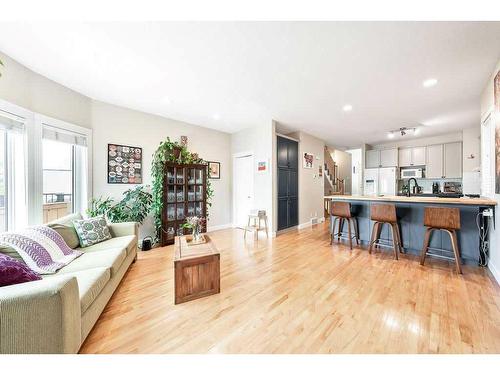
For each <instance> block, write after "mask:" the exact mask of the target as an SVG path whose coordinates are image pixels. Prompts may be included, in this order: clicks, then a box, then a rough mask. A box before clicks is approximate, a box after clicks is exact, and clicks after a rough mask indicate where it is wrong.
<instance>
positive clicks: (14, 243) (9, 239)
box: [0, 226, 83, 275]
mask: <svg viewBox="0 0 500 375" xmlns="http://www.w3.org/2000/svg"><path fill="white" fill-rule="evenodd" d="M0 245H3V246H10V247H12V248H14V249H15V250H16V251H17V252H18V253H19V255H20V256H21V257H22V258H23V260H24V262H25V263H26V264H27V265H28V267H29V268H31V269H32V270H33V271H35V272H37V273H39V274H42V275H46V274H51V273H55V272H56V271H57V270H59V269H60V268H62V267H64V266H66V265H67V264H69V263H70V262H72V261H73V260H74V259H75V258H77V257H79V256H80V255H82V254H83V253H82V252H81V251H77V250H73V249H71V248H70V247H69V246H68V245H66V243H65V242H64V240H63V238H62V237H61V236H60V235H59V233H57V232H56V231H55V230H53V229H51V228H49V227H47V226H37V227H32V228H28V229H26V230H24V231H22V232H18V233H14V232H7V233H1V234H0Z"/></svg>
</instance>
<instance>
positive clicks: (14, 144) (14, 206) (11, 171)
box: [0, 111, 28, 230]
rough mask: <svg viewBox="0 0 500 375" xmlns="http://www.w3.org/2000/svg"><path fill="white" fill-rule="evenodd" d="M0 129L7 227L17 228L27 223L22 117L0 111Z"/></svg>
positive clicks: (25, 163) (24, 133)
mask: <svg viewBox="0 0 500 375" xmlns="http://www.w3.org/2000/svg"><path fill="white" fill-rule="evenodd" d="M0 129H2V130H4V131H5V133H6V160H5V163H6V167H7V168H6V172H7V174H6V191H7V202H6V207H7V213H8V215H7V228H8V230H19V229H22V228H24V227H26V225H27V223H28V221H27V218H28V209H27V194H26V189H27V183H26V169H27V161H26V157H25V154H26V148H25V147H26V146H25V144H26V132H25V126H24V122H23V120H22V119H20V118H17V117H16V116H13V115H10V114H8V113H6V112H3V111H0Z"/></svg>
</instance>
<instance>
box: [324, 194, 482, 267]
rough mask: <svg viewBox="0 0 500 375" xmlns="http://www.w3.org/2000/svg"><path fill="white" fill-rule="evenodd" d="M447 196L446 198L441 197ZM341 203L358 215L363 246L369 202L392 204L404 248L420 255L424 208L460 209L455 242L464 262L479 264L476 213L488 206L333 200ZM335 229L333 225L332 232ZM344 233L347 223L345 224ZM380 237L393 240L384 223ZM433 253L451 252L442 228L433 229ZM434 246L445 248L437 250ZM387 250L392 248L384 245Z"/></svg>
mask: <svg viewBox="0 0 500 375" xmlns="http://www.w3.org/2000/svg"><path fill="white" fill-rule="evenodd" d="M443 199H446V198H443ZM336 200H341V201H344V202H350V203H351V207H352V211H353V215H354V216H355V217H356V218H357V221H358V227H359V239H360V242H361V244H362V245H365V246H368V245H369V243H370V238H371V234H372V229H373V222H372V221H371V220H370V206H371V205H372V204H381V203H392V204H395V205H396V213H397V216H398V220H399V225H400V230H401V240H402V242H403V247H404V251H405V252H406V253H411V254H415V255H420V253H421V251H422V246H423V242H424V234H425V227H424V224H423V223H424V207H426V206H437V207H456V208H459V209H460V224H461V229H460V230H459V231H458V244H459V248H460V254H461V258H462V260H463V261H465V262H466V263H468V264H478V262H479V256H480V251H479V249H480V244H481V241H480V230H479V228H478V226H477V221H479V220H480V219H481V217H479V218H478V214H479V213H480V211H481V210H483V209H485V208H489V206H479V205H477V206H476V205H470V204H468V205H459V204H436V203H408V202H384V201H381V200H380V199H377V200H376V201H369V200H355V199H336ZM332 223H333V218H332V216H330V233H331V232H332ZM337 230H338V229H337V228H336V229H335V231H337ZM342 232H343V234H344V235H345V236H347V224H345V225H344V228H343V231H342ZM380 238H381V239H382V240H390V241H392V234H391V231H390V226H389V225H384V226H383V229H382V233H381V236H380ZM429 246H430V247H431V248H434V249H433V252H434V253H436V254H438V255H443V256H448V257H449V256H450V253H449V252H450V251H452V247H451V240H450V237H449V235H448V234H447V233H446V232H443V231H433V232H432V235H431V241H430V245H429ZM436 249H444V250H446V251H445V252H440V251H439V250H436ZM386 250H387V251H391V252H392V251H393V250H392V249H391V248H386Z"/></svg>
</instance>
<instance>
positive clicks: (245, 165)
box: [233, 155, 254, 228]
mask: <svg viewBox="0 0 500 375" xmlns="http://www.w3.org/2000/svg"><path fill="white" fill-rule="evenodd" d="M253 172H254V171H253V156H252V155H245V156H239V157H235V158H234V164H233V191H234V210H233V213H234V221H233V223H234V225H235V226H236V227H237V228H244V227H245V226H246V225H247V222H248V214H249V213H250V211H251V210H252V209H253V196H254V195H253V194H254V191H253V189H254V184H253Z"/></svg>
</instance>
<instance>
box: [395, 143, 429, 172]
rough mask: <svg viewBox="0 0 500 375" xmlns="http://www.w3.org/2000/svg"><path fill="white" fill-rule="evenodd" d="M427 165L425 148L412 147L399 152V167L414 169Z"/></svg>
mask: <svg viewBox="0 0 500 375" xmlns="http://www.w3.org/2000/svg"><path fill="white" fill-rule="evenodd" d="M420 165H425V146H424V147H410V148H402V149H400V150H399V166H400V167H413V166H420Z"/></svg>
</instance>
